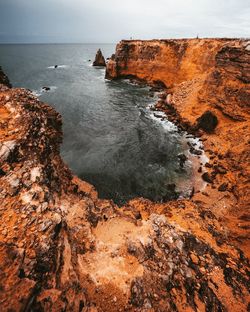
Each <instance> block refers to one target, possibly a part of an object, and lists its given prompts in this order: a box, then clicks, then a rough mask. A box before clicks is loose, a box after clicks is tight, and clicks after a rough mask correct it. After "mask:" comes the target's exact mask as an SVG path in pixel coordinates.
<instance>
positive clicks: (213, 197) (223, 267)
mask: <svg viewBox="0 0 250 312" xmlns="http://www.w3.org/2000/svg"><path fill="white" fill-rule="evenodd" d="M135 48H136V47H135ZM159 49H160V48H153V49H150V54H149V56H147V61H148V60H155V59H156V57H155V56H154V55H155V53H156V51H158V50H159ZM180 51H182V50H180ZM124 53H125V52H124ZM143 53H144V55H147V48H145V49H144V52H143ZM128 61H129V59H128ZM138 61H139V60H138ZM156 80H157V79H156ZM188 86H189V89H190V90H191V93H189V95H192V96H193V95H194V93H192V92H195V91H194V90H193V89H192V88H194V86H197V83H194V82H192V83H190V84H189V85H188ZM182 87H183V85H181V88H182ZM180 90H181V89H179V91H180ZM183 90H184V89H182V92H183ZM177 94H178V92H177ZM176 99H177V95H176V93H174V92H173V96H172V97H171V103H172V102H174V101H176ZM178 99H180V98H179V97H178ZM186 103H187V102H184V104H186ZM206 103H207V102H206ZM180 105H181V104H180V103H179V104H178V105H177V104H176V106H175V108H174V111H175V113H176V114H177V113H178V114H179V115H180V118H183V116H184V115H181V112H180V111H179V107H180ZM202 110H203V111H204V108H202ZM184 113H185V112H184ZM184 113H183V114H184ZM196 113H197V114H198V115H199V116H200V115H201V113H200V111H199V110H198V112H196ZM185 116H187V115H185ZM190 116H191V118H190V119H191V120H190V123H191V122H192V121H196V119H197V116H195V117H196V118H193V117H194V116H193V115H192V114H191V115H190ZM244 116H245V115H244ZM218 118H221V115H219V117H218ZM224 118H226V117H224ZM234 123H236V121H234ZM234 123H233V125H234ZM238 123H239V125H238ZM61 125H62V120H61V116H60V115H59V114H58V113H57V112H56V111H55V110H54V109H53V108H51V107H50V106H48V105H47V104H44V103H41V102H39V101H38V99H37V98H35V97H34V96H33V95H32V94H31V93H30V92H29V91H26V90H24V89H9V88H8V87H6V86H3V85H0V203H1V204H0V216H1V223H0V277H1V279H0V310H1V311H11V310H12V311H77V312H78V311H147V310H151V311H164V312H165V311H175V310H176V311H198V310H199V311H232V312H234V311H242V312H243V311H246V310H247V305H248V302H249V290H248V286H249V284H248V283H249V280H248V278H249V277H248V271H247V270H248V269H249V263H248V259H247V255H248V248H249V245H247V233H246V231H247V229H246V226H247V224H248V223H247V222H248V221H249V219H248V216H247V212H246V211H244V213H243V210H242V209H241V203H242V200H243V199H244V197H243V195H242V190H243V188H244V187H243V182H244V178H245V176H244V174H245V171H242V168H241V167H240V165H239V164H238V167H236V161H237V159H236V160H235V153H236V152H235V149H234V148H233V149H231V146H230V145H227V146H226V147H227V148H230V151H228V152H227V154H226V155H225V154H222V153H221V151H220V152H218V151H217V150H215V145H213V144H212V143H216V140H215V141H213V140H212V139H211V138H210V136H209V135H206V137H207V141H206V142H210V144H211V146H209V148H210V150H209V151H208V153H211V157H214V158H212V159H211V162H212V166H211V168H207V169H209V170H211V173H210V174H211V175H213V185H212V186H215V188H214V189H213V188H212V187H210V186H208V187H207V188H206V189H205V191H206V192H205V191H204V192H203V193H204V194H207V195H203V194H202V193H196V194H194V197H193V199H192V200H178V201H171V202H168V203H161V204H156V203H152V202H150V201H148V200H145V199H135V200H132V201H130V202H129V203H127V205H125V206H124V207H121V208H118V207H117V206H116V205H114V204H113V202H112V201H110V200H100V199H98V196H97V193H96V191H95V190H94V188H93V186H91V185H89V184H88V183H86V182H84V181H81V180H79V179H78V178H77V177H75V176H73V175H72V173H71V172H70V170H69V169H68V167H67V166H66V165H65V164H64V163H63V161H62V159H61V157H60V154H59V150H60V143H61V141H62V132H61ZM237 125H238V126H237V127H236V126H234V131H233V132H237V133H238V134H240V133H241V131H242V127H245V126H246V122H245V121H237ZM222 126H223V127H222ZM219 127H220V128H219ZM221 127H222V128H221ZM224 127H225V128H224ZM231 127H232V123H231ZM225 129H227V124H226V121H223V120H222V121H221V120H220V124H219V125H218V127H217V128H216V130H215V133H214V134H213V135H212V136H213V137H215V139H216V138H217V134H216V133H217V132H218V131H222V133H225V132H223V131H226V130H225ZM244 130H247V129H246V128H244ZM226 134H227V135H228V133H227V132H226ZM231 136H233V134H231ZM223 140H227V141H228V137H225V138H223ZM220 142H221V143H223V141H222V140H221V141H220ZM243 143H244V142H242V144H243ZM223 144H225V143H223ZM232 144H233V143H232ZM232 146H233V147H234V145H232ZM238 146H239V145H238ZM207 148H208V147H207ZM230 153H231V154H230ZM238 157H240V158H241V159H242V160H244V159H245V160H246V158H245V157H246V154H245V150H243V151H242V150H241V152H239V154H238ZM233 165H234V166H235V167H231V166H233ZM236 173H237V177H238V184H236V183H235V180H234V174H236ZM239 173H241V174H242V176H241V175H240V174H239ZM223 181H224V182H226V181H229V182H227V183H228V184H227V188H226V189H225V188H223V192H220V191H218V190H217V188H216V185H217V184H218V185H221V184H222V183H224V182H223ZM216 183H217V184H216ZM230 190H231V191H230ZM232 192H233V193H232ZM217 194H219V195H220V197H218V195H217ZM244 194H245V196H246V193H244ZM236 196H237V198H236ZM232 203H233V208H234V209H235V211H236V213H234V211H233V210H232V209H230V207H231V206H230V205H232ZM229 214H230V218H228V216H229ZM238 223H240V226H241V227H243V226H245V228H244V231H243V230H242V229H243V228H241V227H237V228H236V224H238ZM244 235H245V237H244Z"/></svg>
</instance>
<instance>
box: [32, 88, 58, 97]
mask: <svg viewBox="0 0 250 312" xmlns="http://www.w3.org/2000/svg"><path fill="white" fill-rule="evenodd" d="M46 87H48V88H49V90H45V89H43V88H40V89H39V90H32V91H31V92H32V94H33V95H35V96H37V97H39V96H41V95H43V94H44V93H47V92H54V91H55V90H56V89H57V87H56V86H46Z"/></svg>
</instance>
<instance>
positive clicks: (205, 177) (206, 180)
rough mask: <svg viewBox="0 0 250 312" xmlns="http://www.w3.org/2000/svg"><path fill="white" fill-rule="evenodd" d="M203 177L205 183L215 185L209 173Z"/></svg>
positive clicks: (205, 173)
mask: <svg viewBox="0 0 250 312" xmlns="http://www.w3.org/2000/svg"><path fill="white" fill-rule="evenodd" d="M201 177H202V179H203V180H204V181H205V182H208V183H213V178H212V176H211V175H210V174H209V173H208V172H204V173H203V174H202V176H201Z"/></svg>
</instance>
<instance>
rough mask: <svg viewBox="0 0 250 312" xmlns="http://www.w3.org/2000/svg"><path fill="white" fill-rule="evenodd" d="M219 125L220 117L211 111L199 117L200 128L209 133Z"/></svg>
mask: <svg viewBox="0 0 250 312" xmlns="http://www.w3.org/2000/svg"><path fill="white" fill-rule="evenodd" d="M217 125H218V119H217V117H216V116H215V114H214V113H212V112H211V111H206V112H205V113H203V114H202V115H201V117H199V118H198V119H197V127H198V129H202V130H204V131H206V132H208V133H211V132H213V131H214V129H215V128H216V126H217Z"/></svg>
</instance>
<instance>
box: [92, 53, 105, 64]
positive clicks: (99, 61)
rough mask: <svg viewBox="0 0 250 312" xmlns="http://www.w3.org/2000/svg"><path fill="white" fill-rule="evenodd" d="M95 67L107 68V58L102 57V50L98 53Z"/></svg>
mask: <svg viewBox="0 0 250 312" xmlns="http://www.w3.org/2000/svg"><path fill="white" fill-rule="evenodd" d="M93 66H106V62H105V58H104V56H103V55H102V51H101V49H99V50H98V51H97V52H96V56H95V60H94V62H93Z"/></svg>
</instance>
